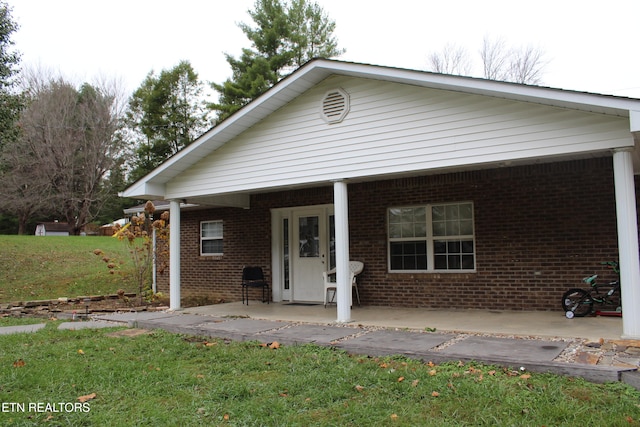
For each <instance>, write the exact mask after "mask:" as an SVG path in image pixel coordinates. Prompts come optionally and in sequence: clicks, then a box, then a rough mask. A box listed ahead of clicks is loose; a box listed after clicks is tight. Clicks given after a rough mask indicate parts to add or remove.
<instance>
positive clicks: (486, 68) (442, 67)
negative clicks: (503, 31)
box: [427, 36, 546, 84]
mask: <svg viewBox="0 0 640 427" xmlns="http://www.w3.org/2000/svg"><path fill="white" fill-rule="evenodd" d="M479 53H480V59H481V61H482V73H483V76H482V77H484V78H485V79H490V80H501V81H509V82H514V83H523V84H540V83H541V82H542V75H543V72H544V67H545V65H546V61H545V59H544V52H543V51H542V50H541V49H540V48H536V47H533V46H531V45H529V46H524V47H509V46H507V43H506V41H505V39H504V38H501V37H499V38H495V39H491V38H490V37H488V36H485V37H484V39H483V41H482V47H481V49H480V51H479ZM427 61H428V69H429V70H431V71H435V72H439V73H447V74H458V75H471V72H470V70H471V66H470V63H471V61H470V60H469V56H468V54H467V51H466V50H464V48H461V47H458V46H456V45H452V44H447V45H445V47H444V49H443V50H442V51H441V52H440V53H432V54H430V55H429V56H428V59H427Z"/></svg>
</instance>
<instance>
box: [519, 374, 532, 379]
mask: <svg viewBox="0 0 640 427" xmlns="http://www.w3.org/2000/svg"><path fill="white" fill-rule="evenodd" d="M520 378H522V379H523V380H528V379H529V378H531V375H529V374H523V375H520Z"/></svg>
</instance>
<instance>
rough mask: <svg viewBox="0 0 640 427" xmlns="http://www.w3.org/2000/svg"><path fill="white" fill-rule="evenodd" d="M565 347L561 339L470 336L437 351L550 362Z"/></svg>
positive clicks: (473, 356)
mask: <svg viewBox="0 0 640 427" xmlns="http://www.w3.org/2000/svg"><path fill="white" fill-rule="evenodd" d="M566 347H567V344H566V343H564V342H562V341H546V340H528V339H515V338H495V337H476V336H471V337H468V338H466V339H463V340H461V341H457V342H455V343H453V344H451V345H450V346H448V347H446V348H443V349H442V350H440V351H439V352H438V353H441V354H446V355H448V356H452V357H455V356H456V355H464V356H465V357H467V358H469V357H471V358H478V359H479V360H487V359H489V360H490V359H493V358H505V357H508V358H509V359H510V360H513V361H522V362H550V361H552V360H553V359H555V358H556V357H558V356H559V355H560V353H562V351H563V350H564V349H565V348H566Z"/></svg>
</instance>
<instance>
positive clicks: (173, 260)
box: [169, 200, 180, 310]
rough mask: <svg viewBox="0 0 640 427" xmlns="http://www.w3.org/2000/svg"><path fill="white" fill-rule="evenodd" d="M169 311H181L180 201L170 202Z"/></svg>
mask: <svg viewBox="0 0 640 427" xmlns="http://www.w3.org/2000/svg"><path fill="white" fill-rule="evenodd" d="M169 309H170V310H180V201H179V200H171V201H170V202H169Z"/></svg>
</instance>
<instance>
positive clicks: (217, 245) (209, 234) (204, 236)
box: [200, 221, 224, 255]
mask: <svg viewBox="0 0 640 427" xmlns="http://www.w3.org/2000/svg"><path fill="white" fill-rule="evenodd" d="M223 248H224V234H223V224H222V221H202V222H201V223H200V255H222V254H223Z"/></svg>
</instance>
